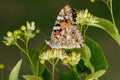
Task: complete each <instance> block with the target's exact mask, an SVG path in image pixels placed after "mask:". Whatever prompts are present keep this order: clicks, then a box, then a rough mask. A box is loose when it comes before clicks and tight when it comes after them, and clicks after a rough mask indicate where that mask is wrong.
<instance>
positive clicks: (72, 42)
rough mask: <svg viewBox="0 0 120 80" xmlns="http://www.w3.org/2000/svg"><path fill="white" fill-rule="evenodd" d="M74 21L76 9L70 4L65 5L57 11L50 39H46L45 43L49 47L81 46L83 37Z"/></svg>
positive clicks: (70, 47) (69, 47) (67, 47)
mask: <svg viewBox="0 0 120 80" xmlns="http://www.w3.org/2000/svg"><path fill="white" fill-rule="evenodd" d="M75 21H76V11H75V10H74V9H72V8H70V6H68V5H67V6H65V7H64V8H63V9H62V10H61V11H60V13H59V15H58V17H57V20H56V22H55V25H54V27H53V31H52V34H51V39H50V40H46V43H47V44H48V45H49V46H50V47H51V48H57V49H60V48H64V49H72V48H81V47H83V38H82V34H81V33H80V31H79V29H78V27H77V25H76V24H75Z"/></svg>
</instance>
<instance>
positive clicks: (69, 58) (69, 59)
mask: <svg viewBox="0 0 120 80" xmlns="http://www.w3.org/2000/svg"><path fill="white" fill-rule="evenodd" d="M39 59H40V62H41V63H42V64H44V63H45V60H48V61H49V60H52V59H60V60H61V61H62V62H63V64H65V65H71V66H75V65H76V64H78V62H79V61H80V54H79V53H76V52H75V51H73V52H71V53H70V54H67V53H66V52H65V51H64V50H62V49H51V50H47V51H46V52H43V53H42V54H40V56H39Z"/></svg>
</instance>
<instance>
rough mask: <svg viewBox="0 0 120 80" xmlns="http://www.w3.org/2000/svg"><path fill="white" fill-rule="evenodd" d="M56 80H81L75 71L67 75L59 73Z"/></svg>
mask: <svg viewBox="0 0 120 80" xmlns="http://www.w3.org/2000/svg"><path fill="white" fill-rule="evenodd" d="M58 80H82V79H81V78H80V76H79V75H78V74H77V73H76V72H75V71H70V72H67V73H65V72H64V73H63V72H59V78H58Z"/></svg>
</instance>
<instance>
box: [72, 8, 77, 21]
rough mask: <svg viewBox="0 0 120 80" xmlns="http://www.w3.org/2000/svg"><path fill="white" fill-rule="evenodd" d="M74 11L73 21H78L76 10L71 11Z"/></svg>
mask: <svg viewBox="0 0 120 80" xmlns="http://www.w3.org/2000/svg"><path fill="white" fill-rule="evenodd" d="M71 10H72V17H73V20H74V21H76V17H77V13H76V11H75V10H74V9H71Z"/></svg>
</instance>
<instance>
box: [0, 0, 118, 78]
mask: <svg viewBox="0 0 120 80" xmlns="http://www.w3.org/2000/svg"><path fill="white" fill-rule="evenodd" d="M66 4H69V5H70V6H71V7H72V8H75V9H77V10H81V9H86V8H88V10H89V12H91V13H92V14H93V15H95V16H98V17H102V18H106V19H109V20H111V17H110V13H109V11H108V9H107V7H106V5H105V4H104V3H103V2H102V1H101V0H98V1H97V2H95V3H90V2H89V0H41V1H40V0H0V41H2V38H3V36H4V34H6V32H7V31H9V30H13V29H17V28H19V27H20V26H21V24H25V22H26V21H35V23H36V26H38V27H40V29H41V33H40V35H38V36H37V38H35V39H33V40H32V41H31V42H32V43H31V44H30V45H29V46H30V47H31V49H35V48H36V47H37V46H38V45H39V43H40V42H41V41H42V40H44V39H45V38H47V37H48V36H50V34H51V30H52V27H53V25H54V22H55V20H56V17H57V15H58V13H59V11H60V10H61V8H63V7H64V6H65V5H66ZM119 4H120V3H119V2H118V0H113V10H114V16H115V20H116V24H117V26H118V30H119V31H120V10H119V9H120V5H119ZM87 35H88V36H90V37H91V38H92V39H94V40H95V41H97V42H98V43H99V44H100V45H101V47H102V48H103V51H104V53H105V54H104V55H105V57H106V58H107V61H108V64H109V68H108V71H107V73H106V74H105V75H103V76H102V77H101V78H100V80H119V79H120V76H119V72H120V69H119V67H120V64H119V61H120V58H119V57H120V49H119V48H120V47H119V45H118V44H117V43H116V42H115V41H114V40H113V39H112V38H111V37H110V36H109V35H108V34H107V33H106V32H105V31H103V30H100V29H98V28H95V27H91V28H90V29H89V30H88V33H87ZM20 58H21V56H20V54H19V51H18V50H17V48H16V47H14V46H11V47H6V46H5V45H4V44H3V43H2V42H0V63H4V64H5V69H4V80H7V77H8V73H9V71H10V70H9V68H11V69H12V68H13V66H14V65H15V64H16V63H17V61H18V60H20ZM28 72H29V69H28V67H27V66H26V63H25V62H23V66H22V69H21V73H22V74H26V73H28Z"/></svg>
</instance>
